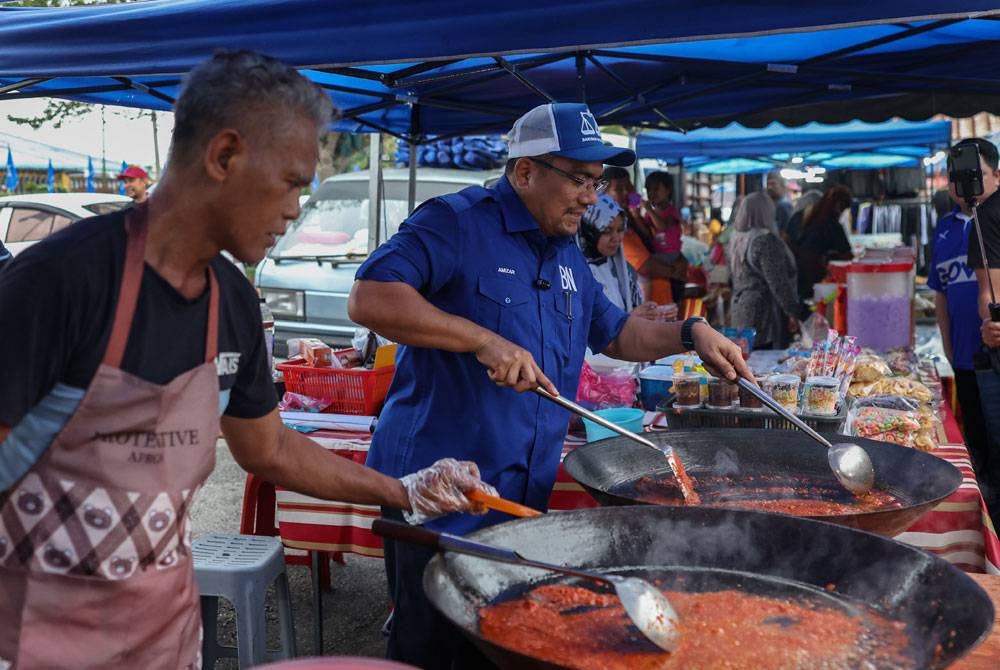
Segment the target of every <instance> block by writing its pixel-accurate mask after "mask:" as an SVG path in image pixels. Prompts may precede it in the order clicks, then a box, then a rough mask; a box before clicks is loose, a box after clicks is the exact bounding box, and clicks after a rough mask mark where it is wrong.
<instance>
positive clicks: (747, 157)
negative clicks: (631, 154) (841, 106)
mask: <svg viewBox="0 0 1000 670" xmlns="http://www.w3.org/2000/svg"><path fill="white" fill-rule="evenodd" d="M950 140H951V123H950V122H948V121H924V122H913V121H886V122H883V123H865V122H863V121H851V122H848V123H842V124H833V125H829V124H822V123H808V124H806V125H804V126H800V127H798V128H789V127H788V126H785V125H783V124H780V123H777V122H775V123H772V124H770V125H768V126H766V127H764V128H746V127H744V126H742V125H740V124H737V123H732V124H730V125H728V126H726V127H724V128H699V129H697V130H693V131H691V132H689V133H686V134H682V133H678V132H675V131H665V130H649V131H645V132H642V133H640V134H639V137H638V140H637V141H636V153H637V154H638V156H639V158H656V159H659V160H662V161H665V162H667V163H683V165H684V167H685V169H688V170H692V171H700V172H710V173H716V174H724V173H725V172H724V170H729V172H730V173H732V172H762V171H767V170H769V169H773V168H774V166H775V165H776V164H779V163H784V162H785V161H787V160H789V159H790V158H792V156H793V155H794V156H798V157H800V158H801V159H802V162H804V163H807V164H812V165H819V166H821V167H825V168H858V169H862V168H879V167H896V166H904V165H908V166H913V165H919V164H920V160H921V159H922V158H923V157H925V156H927V155H929V154H932V153H934V152H935V151H937V150H938V149H943V148H944V147H946V146H947V145H948V144H949V142H950ZM720 159H723V160H720ZM732 159H744V160H741V161H739V162H733V161H732Z"/></svg>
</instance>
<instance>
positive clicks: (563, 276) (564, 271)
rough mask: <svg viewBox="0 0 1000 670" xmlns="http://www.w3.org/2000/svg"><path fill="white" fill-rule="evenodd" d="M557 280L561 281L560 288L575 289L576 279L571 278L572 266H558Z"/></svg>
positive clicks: (565, 289)
mask: <svg viewBox="0 0 1000 670" xmlns="http://www.w3.org/2000/svg"><path fill="white" fill-rule="evenodd" d="M559 280H560V281H561V282H562V290H564V291H574V292H575V291H576V281H575V280H574V279H573V268H567V267H563V266H562V265H560V266H559Z"/></svg>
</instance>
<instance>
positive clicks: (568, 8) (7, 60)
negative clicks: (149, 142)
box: [0, 0, 1000, 141]
mask: <svg viewBox="0 0 1000 670" xmlns="http://www.w3.org/2000/svg"><path fill="white" fill-rule="evenodd" d="M608 7H609V6H608V5H607V3H606V2H603V1H602V2H595V1H594V0H574V1H572V2H569V1H567V0H553V1H552V2H546V3H539V2H537V1H532V2H528V1H525V0H507V2H504V3H492V4H480V5H470V4H469V3H468V2H465V1H464V0H439V1H438V2H434V3H426V2H422V3H413V2H409V0H383V1H382V2H372V3H356V2H354V1H353V0H332V1H327V0H286V1H284V2H282V3H274V2H270V1H269V0H170V1H167V0H152V1H150V2H142V3H128V4H118V5H103V6H83V7H67V8H58V9H52V8H40V9H35V8H0V44H3V45H4V48H3V49H2V50H0V100H3V99H10V98H21V97H38V96H46V95H48V96H59V97H68V98H73V99H79V100H86V101H90V102H101V103H107V104H115V105H125V106H134V107H150V108H156V109H169V108H170V106H171V104H172V101H173V99H174V97H175V96H176V95H177V91H178V86H179V83H180V78H181V76H182V75H183V74H184V73H185V72H186V71H187V70H188V69H190V67H191V66H192V65H193V64H195V63H197V62H198V61H200V60H202V59H203V58H205V57H206V56H207V55H209V54H210V53H211V52H212V50H213V49H215V48H219V47H223V48H230V49H233V48H252V49H256V50H259V51H263V52H266V53H270V54H272V55H274V56H277V57H279V58H281V59H282V60H284V61H286V62H288V63H290V64H292V65H295V66H296V67H300V68H302V69H303V70H304V72H305V73H306V74H307V75H308V76H310V77H311V78H313V79H314V80H316V81H317V82H318V83H319V84H320V85H322V86H324V87H325V88H326V89H327V90H328V91H330V95H331V96H332V97H333V98H334V100H335V101H336V102H337V104H338V106H339V107H340V108H341V110H342V111H343V118H342V120H341V121H340V122H339V123H338V124H337V128H338V129H340V130H347V131H370V130H385V131H388V132H391V133H393V134H396V135H398V136H401V137H409V138H411V139H413V140H417V141H420V140H422V139H424V138H426V137H427V136H429V135H438V136H441V135H446V136H447V135H458V134H468V133H476V132H485V131H496V130H501V131H505V130H507V129H509V127H510V125H511V123H512V122H513V120H514V119H515V118H516V117H517V116H519V115H520V114H521V113H523V111H524V110H526V109H528V108H530V107H532V106H534V105H536V104H539V103H541V102H544V101H546V100H550V99H557V100H580V99H583V100H586V101H587V102H588V103H589V104H590V105H591V107H592V109H593V110H594V112H595V113H596V114H597V116H598V117H599V120H600V121H601V122H602V123H605V124H624V125H629V126H649V127H652V126H659V127H670V126H671V125H677V126H682V127H688V128H690V127H696V126H700V125H713V126H724V125H727V124H728V123H730V122H732V121H737V120H738V121H740V122H741V123H743V124H744V125H753V126H762V125H766V124H767V123H770V122H771V121H774V120H778V121H782V122H784V123H786V124H789V125H798V124H801V123H804V122H806V121H810V120H818V121H826V122H839V121H846V120H849V119H853V118H860V119H864V120H868V121H876V120H878V121H880V120H885V119H887V118H890V117H892V116H902V117H904V118H908V119H913V120H918V119H926V118H928V117H929V116H932V115H933V114H935V113H946V114H949V115H951V116H966V115H969V114H972V113H975V112H979V111H984V110H986V111H994V112H1000V62H998V61H997V60H996V59H988V58H984V57H983V54H986V53H989V52H991V51H994V50H995V49H996V48H997V46H998V45H1000V21H996V20H995V18H996V17H997V16H1000V11H998V10H997V7H996V4H995V0H988V1H963V0H955V1H954V2H952V3H949V6H948V7H947V9H942V3H941V2H940V1H939V0H922V1H903V0H893V1H891V2H890V1H886V2H871V1H870V0H865V1H864V2H861V1H855V0H844V1H843V2H840V3H835V4H829V3H827V4H818V3H802V2H770V3H766V4H764V5H758V6H756V7H754V9H753V11H748V7H747V5H746V4H745V3H744V2H737V1H736V0H725V1H709V2H702V3H692V2H690V1H689V0H684V1H683V2H681V1H680V0H666V1H655V0H622V1H621V2H619V3H616V4H615V6H614V10H613V11H614V15H615V16H616V17H621V20H620V21H607V20H601V17H605V16H607V13H608V11H609V9H608ZM553 26H556V27H558V29H553Z"/></svg>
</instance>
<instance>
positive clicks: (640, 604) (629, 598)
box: [372, 519, 681, 651]
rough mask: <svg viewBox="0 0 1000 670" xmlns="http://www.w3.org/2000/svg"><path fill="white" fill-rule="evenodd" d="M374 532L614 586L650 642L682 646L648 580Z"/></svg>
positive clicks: (377, 525) (455, 539)
mask: <svg viewBox="0 0 1000 670" xmlns="http://www.w3.org/2000/svg"><path fill="white" fill-rule="evenodd" d="M372 532H374V533H375V534H376V535H380V536H382V537H387V538H390V539H393V540H398V541H400V542H408V543H410V544H419V545H421V546H425V547H430V548H431V549H436V550H438V551H452V552H455V553H457V554H467V555H469V556H477V557H479V558H485V559H487V560H490V561H500V562H501V563H512V564H514V565H523V566H526V567H530V568H541V569H542V570H551V571H552V572H559V573H562V574H566V575H572V576H574V577H581V578H583V579H589V580H593V581H598V582H604V583H606V584H610V585H611V587H612V588H614V590H615V593H616V594H618V599H619V600H621V603H622V607H624V608H625V613H626V614H627V615H628V618H629V619H631V620H632V622H633V623H634V624H635V625H636V628H638V629H639V631H640V632H641V633H642V634H643V635H645V636H646V637H647V638H649V640H650V642H652V643H653V644H655V645H656V646H657V647H659V648H660V649H663V650H665V651H674V650H675V649H677V646H678V645H679V644H680V642H681V635H680V630H678V627H677V624H678V622H679V619H678V617H677V612H675V611H674V608H673V606H672V605H671V604H670V601H669V600H667V597H666V596H665V595H663V592H662V591H660V590H659V589H657V588H656V587H655V586H653V585H652V584H650V583H649V582H647V581H646V580H644V579H639V578H638V577H622V576H620V575H608V574H603V573H600V572H592V571H590V570H578V569H576V568H567V567H564V566H562V565H555V564H554V563H543V562H542V561H535V560H532V559H530V558H525V557H524V556H522V555H521V554H519V553H518V552H516V551H514V550H513V549H505V548H502V547H495V546H493V545H490V544H483V543H481V542H474V541H472V540H469V539H466V538H464V537H459V536H457V535H451V534H450V533H439V532H437V531H432V530H428V529H426V528H423V527H421V526H411V525H409V524H405V523H400V522H398V521H390V520H388V519H376V520H375V521H373V522H372Z"/></svg>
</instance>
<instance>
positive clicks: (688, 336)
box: [681, 316, 708, 351]
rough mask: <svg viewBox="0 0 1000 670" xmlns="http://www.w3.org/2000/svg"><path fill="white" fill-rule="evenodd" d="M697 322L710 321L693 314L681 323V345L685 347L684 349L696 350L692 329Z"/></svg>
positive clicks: (705, 322)
mask: <svg viewBox="0 0 1000 670" xmlns="http://www.w3.org/2000/svg"><path fill="white" fill-rule="evenodd" d="M696 323H704V324H707V323H708V321H706V320H705V319H704V317H700V316H692V317H689V318H687V319H684V323H683V325H681V346H683V347H684V351H694V335H693V334H692V331H693V330H694V324H696Z"/></svg>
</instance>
